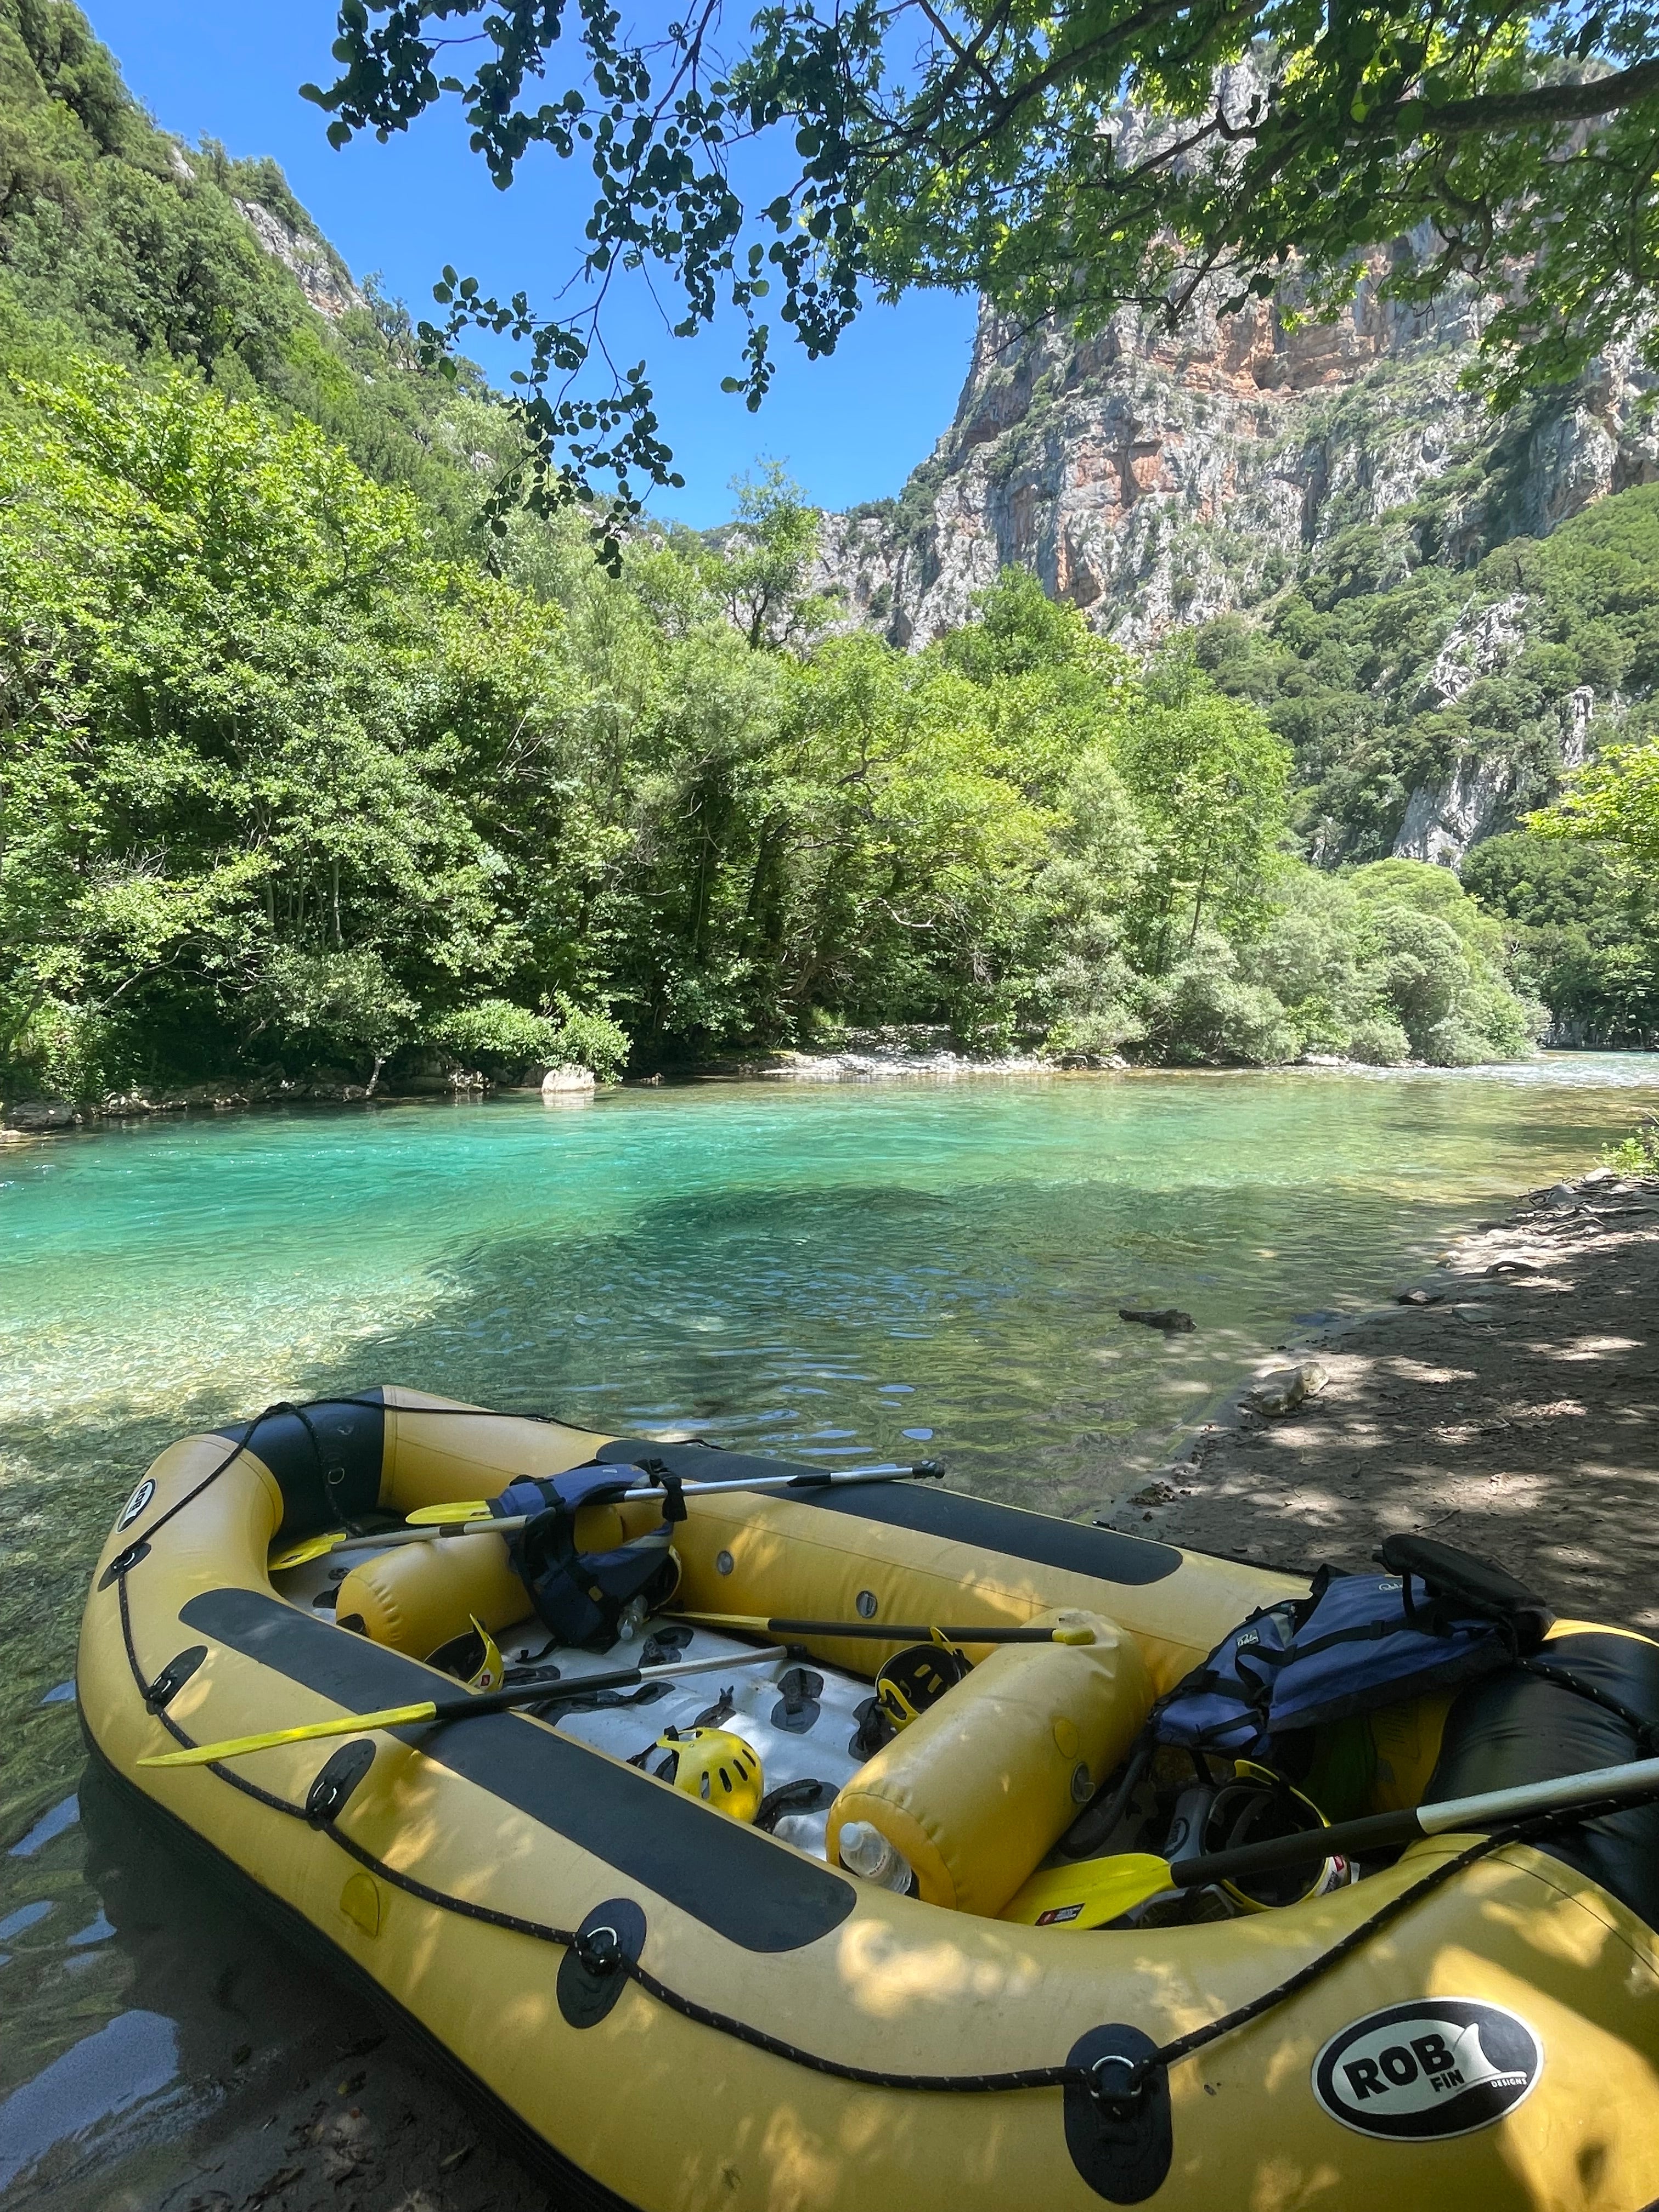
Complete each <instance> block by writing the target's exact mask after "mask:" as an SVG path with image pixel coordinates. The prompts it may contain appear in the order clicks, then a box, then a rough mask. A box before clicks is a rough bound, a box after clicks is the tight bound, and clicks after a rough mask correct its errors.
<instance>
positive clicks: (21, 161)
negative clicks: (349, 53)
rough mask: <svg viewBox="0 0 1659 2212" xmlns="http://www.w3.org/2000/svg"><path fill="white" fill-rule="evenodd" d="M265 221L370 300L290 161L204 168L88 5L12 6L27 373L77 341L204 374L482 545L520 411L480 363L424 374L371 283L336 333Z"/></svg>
mask: <svg viewBox="0 0 1659 2212" xmlns="http://www.w3.org/2000/svg"><path fill="white" fill-rule="evenodd" d="M247 208H252V209H255V210H258V211H260V212H261V213H262V214H264V215H265V216H269V217H270V218H271V219H273V220H274V222H276V224H277V225H279V226H280V227H281V229H282V230H283V232H285V233H286V234H287V235H288V237H289V240H291V241H292V243H293V245H294V246H295V247H296V248H297V249H299V252H300V253H301V255H303V256H304V257H306V258H309V259H310V260H311V261H312V262H313V263H314V264H316V265H317V266H318V267H319V270H321V271H323V272H324V273H325V276H326V277H327V278H328V279H331V280H332V281H333V282H335V283H337V285H338V286H339V288H340V296H341V297H342V299H343V300H344V301H351V300H352V299H353V298H354V295H352V294H351V292H350V290H349V284H348V282H347V279H346V275H345V271H344V270H343V268H342V267H341V265H340V264H339V262H338V259H337V257H336V256H335V255H334V254H333V252H332V251H331V248H330V247H329V246H327V245H326V244H325V241H324V240H321V239H320V238H319V236H318V235H317V234H316V232H315V230H314V228H313V225H312V223H311V221H310V218H309V217H308V216H307V214H306V212H305V210H304V209H303V208H301V206H300V205H299V204H298V202H297V201H296V200H295V197H294V196H293V194H292V193H291V192H290V191H289V188H288V185H287V184H286V182H285V181H284V179H283V174H282V172H281V170H280V169H279V168H278V167H276V163H275V162H273V161H231V160H229V159H228V157H227V155H225V153H224V152H223V150H222V149H221V148H219V147H217V146H216V145H214V144H212V143H208V144H207V145H205V146H204V147H203V148H202V149H199V150H196V151H192V152H191V154H190V155H188V156H186V155H185V152H184V150H183V149H181V148H180V147H179V145H178V144H177V143H176V142H175V141H174V140H173V139H171V138H169V137H167V136H166V135H165V134H164V133H163V132H161V131H158V130H157V129H156V128H155V125H153V124H152V123H151V122H150V121H149V118H147V117H146V116H145V114H144V113H143V110H142V109H141V108H139V107H138V106H137V104H136V103H135V102H134V101H133V100H132V99H131V96H130V95H129V94H128V93H127V91H126V89H125V87H124V86H123V84H122V82H121V80H120V76H119V74H118V71H117V69H116V66H115V64H114V62H113V60H112V58H111V56H110V54H109V52H108V51H107V49H106V47H104V46H102V45H100V42H99V41H98V40H96V39H95V38H94V36H93V35H92V33H91V32H90V30H89V29H88V26H87V23H86V20H85V18H84V17H83V16H82V15H81V13H80V11H79V9H76V8H74V7H72V6H70V5H68V4H66V0H0V315H3V316H4V318H5V319H6V321H7V323H8V325H9V343H8V353H9V357H10V358H11V359H12V360H13V361H14V362H15V361H16V359H17V358H18V357H19V352H20V349H21V348H23V347H24V345H25V336H26V334H31V335H32V337H33V342H34V344H35V347H36V349H37V352H38V356H39V359H40V362H41V363H42V364H43V365H45V364H47V363H50V362H51V361H52V359H53V357H54V356H56V355H57V354H58V352H59V351H60V350H61V349H62V347H63V345H64V343H66V342H67V343H76V344H79V345H81V346H83V347H94V348H96V349H97V350H98V351H99V352H100V354H102V355H106V356H109V357H110V358H112V359H113V360H117V361H119V362H125V363H126V364H127V365H129V366H131V367H134V368H145V367H146V366H147V365H149V364H151V363H157V362H159V363H163V364H166V363H173V362H178V363H184V364H187V365H189V366H190V367H191V368H194V369H196V370H197V371H198V372H199V373H200V374H202V375H203V376H204V377H205V378H207V379H208V380H210V381H211V382H212V383H213V384H214V385H215V386H216V387H217V388H218V389H220V390H222V391H223V392H228V394H230V395H231V396H233V397H236V398H254V397H256V396H257V397H258V398H262V399H264V401H265V403H266V404H268V405H269V406H270V408H271V409H272V410H273V411H274V412H275V413H276V416H278V417H279V418H280V419H283V420H292V419H295V418H296V417H304V418H306V419H307V420H309V421H311V422H315V423H317V424H319V426H320V427H321V428H324V429H325V430H326V431H327V432H328V434H329V435H330V436H331V438H332V439H334V440H335V441H336V442H337V443H338V444H340V445H342V446H343V447H345V449H346V451H347V452H348V453H349V454H350V455H351V457H352V459H354V460H355V461H356V463H357V465H359V467H360V468H362V469H363V470H364V471H366V472H367V473H368V475H370V476H371V477H375V478H376V479H377V480H378V481H380V483H396V484H400V485H403V486H404V487H406V488H408V489H411V490H413V491H415V492H416V494H417V495H419V497H420V499H421V501H422V505H423V507H425V509H426V510H427V514H426V520H427V525H428V528H430V529H432V530H433V531H435V533H436V534H437V537H438V539H439V541H440V542H441V543H442V544H445V546H446V547H447V550H459V548H460V547H461V546H463V545H465V544H471V543H472V542H473V530H472V526H473V524H474V521H475V519H476V516H477V512H478V508H479V506H480V504H481V502H482V500H483V496H484V491H485V489H487V483H488V478H486V479H485V483H484V484H483V485H481V481H480V469H479V466H478V465H477V464H478V462H479V461H483V463H484V464H485V465H486V466H487V467H488V468H489V471H490V473H491V474H492V475H493V473H494V468H495V465H501V466H503V467H505V466H509V465H511V464H512V463H513V461H514V460H516V459H518V458H519V456H520V447H519V444H518V441H517V440H516V438H515V437H514V435H513V434H512V432H511V430H510V428H509V425H508V423H507V419H506V416H505V414H504V410H501V408H500V407H499V406H495V405H486V404H484V399H485V392H484V387H483V380H482V379H481V378H480V377H479V376H478V375H477V373H476V372H475V371H472V370H471V369H470V368H468V367H467V366H466V364H465V363H464V362H463V363H460V364H459V365H458V366H457V368H456V374H455V375H454V377H453V379H451V378H446V377H443V376H440V375H436V374H432V373H430V372H428V371H426V370H423V369H422V368H421V366H420V362H419V360H418V357H417V356H418V349H417V347H416V343H415V340H414V337H413V336H412V333H411V331H410V324H409V319H408V318H407V316H406V315H405V314H404V313H403V311H402V309H401V308H398V307H395V306H393V305H392V304H391V303H390V302H388V301H385V300H382V299H380V297H378V296H377V295H375V294H374V291H373V289H372V288H371V289H370V290H369V291H368V293H367V294H363V295H355V297H356V299H357V300H358V301H360V302H361V304H352V305H349V306H348V307H347V311H346V312H345V313H343V314H342V315H340V316H338V317H337V318H336V319H333V320H329V319H325V317H323V316H322V315H319V314H317V313H313V310H312V309H311V307H308V306H307V301H306V296H305V294H304V292H303V291H302V289H301V285H300V283H299V282H298V281H297V280H296V278H295V276H294V274H292V273H291V272H290V270H289V269H288V268H287V267H285V266H284V265H283V262H282V261H280V260H278V259H276V258H273V256H272V255H270V253H267V252H263V251H262V250H261V248H260V246H259V244H258V240H257V239H256V236H255V234H254V231H253V229H252V226H251V224H250V222H249V221H248V219H247V217H246V215H245V213H244V212H243V210H245V209H247ZM8 310H9V314H7V313H6V311H8Z"/></svg>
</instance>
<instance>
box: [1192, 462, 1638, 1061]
mask: <svg viewBox="0 0 1659 2212" xmlns="http://www.w3.org/2000/svg"><path fill="white" fill-rule="evenodd" d="M1436 523H1437V515H1436V514H1435V513H1433V511H1432V510H1428V511H1426V512H1425V511H1423V510H1419V509H1412V508H1404V509H1401V510H1397V511H1396V513H1395V514H1394V515H1393V516H1391V517H1389V519H1388V520H1386V521H1385V522H1384V523H1382V524H1378V525H1373V526H1367V527H1364V528H1361V529H1355V530H1351V531H1348V532H1345V533H1343V534H1342V535H1341V536H1340V537H1339V538H1336V539H1335V540H1334V541H1333V543H1332V544H1330V545H1329V546H1328V548H1326V549H1325V550H1324V551H1323V552H1322V555H1321V556H1320V558H1319V560H1318V562H1316V564H1315V565H1314V567H1313V568H1311V569H1310V572H1309V574H1307V575H1306V576H1304V578H1303V579H1302V580H1300V581H1299V582H1298V583H1297V584H1296V585H1294V586H1291V588H1289V589H1288V590H1286V591H1285V592H1281V593H1280V594H1279V597H1278V598H1277V599H1275V600H1274V601H1273V604H1272V605H1271V606H1270V607H1269V608H1267V610H1265V611H1264V617H1263V619H1261V620H1260V621H1258V622H1251V621H1249V620H1247V619H1246V618H1245V617H1242V616H1227V617H1223V618H1222V619H1220V620H1218V621H1215V622H1212V623H1206V624H1205V625H1204V626H1203V627H1202V628H1200V629H1199V630H1198V631H1197V632H1196V633H1195V635H1194V654H1195V657H1196V659H1197V661H1198V664H1199V665H1200V667H1201V668H1202V669H1204V671H1206V673H1207V674H1208V675H1209V676H1210V678H1212V681H1213V682H1214V683H1215V684H1216V685H1217V686H1218V689H1219V690H1222V691H1224V692H1225V693H1226V694H1227V695H1228V696H1232V697H1237V698H1239V699H1243V700H1249V702H1252V703H1253V704H1255V705H1256V706H1258V707H1259V708H1261V710H1262V711H1263V713H1264V714H1266V716H1267V721H1268V723H1269V725H1270V726H1272V728H1273V730H1274V732H1276V733H1277V734H1278V735H1279V737H1280V738H1282V739H1283V740H1284V741H1285V744H1288V745H1289V746H1290V748H1291V753H1292V755H1293V757H1294V760H1295V764H1296V777H1297V785H1298V789H1297V794H1296V798H1295V800H1294V802H1293V805H1292V819H1293V822H1294V824H1295V827H1296V829H1297V833H1298V835H1299V836H1300V837H1301V838H1302V839H1303V841H1304V845H1305V848H1306V849H1307V850H1309V851H1310V853H1311V854H1313V855H1314V856H1315V857H1316V859H1318V860H1322V861H1323V862H1325V863H1327V864H1330V863H1334V862H1340V861H1346V860H1371V859H1374V858H1377V857H1380V856H1382V855H1384V854H1389V852H1391V851H1392V849H1393V847H1394V843H1395V838H1396V836H1397V835H1398V833H1399V831H1400V830H1401V826H1402V824H1403V823H1404V820H1405V817H1406V811H1407V801H1408V799H1409V797H1410V794H1411V793H1413V791H1414V790H1418V789H1420V788H1427V789H1431V790H1433V789H1440V790H1446V789H1448V788H1449V787H1453V785H1454V781H1455V778H1456V777H1457V776H1458V775H1459V774H1460V771H1461V772H1462V776H1463V778H1464V780H1465V782H1466V784H1468V783H1469V782H1471V781H1473V779H1474V778H1475V777H1478V778H1479V779H1480V783H1481V785H1482V787H1483V789H1484V795H1485V799H1486V804H1487V808H1488V810H1489V811H1490V812H1491V813H1492V815H1493V816H1494V817H1496V818H1497V819H1498V821H1500V822H1501V821H1504V820H1508V821H1510V822H1516V821H1520V820H1523V819H1525V818H1526V817H1527V815H1528V810H1529V809H1538V808H1541V807H1542V806H1543V805H1544V803H1545V802H1546V801H1547V800H1549V799H1552V798H1553V796H1554V794H1555V793H1556V791H1557V790H1558V788H1559V786H1560V785H1561V783H1562V781H1563V779H1564V778H1565V779H1566V780H1567V781H1569V782H1570V783H1571V786H1572V787H1573V795H1572V796H1571V798H1570V799H1569V800H1568V801H1567V804H1566V805H1565V808H1564V809H1562V810H1561V811H1553V812H1550V813H1549V814H1548V815H1547V816H1546V815H1544V814H1539V815H1538V816H1536V817H1534V818H1535V820H1536V822H1537V823H1538V827H1539V828H1540V829H1541V830H1542V831H1544V832H1546V833H1547V834H1548V835H1550V836H1557V835H1561V834H1571V833H1572V832H1574V831H1577V833H1579V836H1578V842H1577V843H1576V844H1575V845H1574V846H1572V847H1570V848H1569V847H1559V846H1553V845H1550V844H1547V843H1546V842H1543V841H1542V839H1541V837H1540V836H1523V835H1519V834H1515V835H1510V836H1500V837H1497V838H1492V839H1490V840H1489V841H1488V842H1486V843H1484V844H1480V845H1478V846H1477V847H1476V848H1475V849H1474V852H1473V853H1471V854H1469V856H1468V860H1467V861H1466V862H1465V864H1464V866H1463V879H1464V882H1465V884H1466V885H1467V887H1468V889H1469V890H1471V891H1473V892H1474V894H1475V896H1477V897H1478V898H1479V899H1480V901H1481V902H1482V903H1483V904H1485V905H1486V906H1487V907H1488V908H1489V909H1490V910H1491V911H1492V913H1493V914H1494V915H1500V916H1502V917H1504V918H1505V919H1506V920H1507V921H1509V922H1510V924H1511V928H1510V952H1511V957H1512V959H1513V961H1514V962H1515V963H1516V974H1517V975H1518V976H1519V978H1520V980H1521V981H1522V985H1523V986H1524V987H1526V988H1528V989H1531V990H1534V991H1536V992H1537V993H1539V994H1541V996H1542V997H1543V998H1544V1000H1546V1001H1547V1004H1548V1005H1549V1006H1550V1007H1551V1009H1552V1010H1553V1013H1554V1014H1555V1017H1556V1020H1557V1023H1558V1025H1559V1034H1560V1035H1561V1036H1563V1037H1564V1038H1567V1039H1571V1041H1573V1042H1580V1043H1632V1042H1642V1041H1643V1040H1644V1039H1645V1038H1647V1037H1650V1036H1653V1035H1655V1034H1656V1033H1659V958H1656V952H1655V949H1654V948H1655V943H1656V934H1659V927H1656V925H1659V916H1656V911H1655V907H1656V897H1655V886H1656V884H1659V834H1656V832H1655V829H1654V827H1653V824H1654V823H1655V821H1656V819H1659V812H1656V802H1655V798H1654V793H1656V791H1659V770H1656V767H1655V759H1656V749H1655V746H1654V744H1653V742H1652V739H1651V738H1650V737H1649V735H1648V732H1650V729H1651V728H1652V727H1653V726H1654V720H1655V714H1656V709H1655V706H1654V703H1653V698H1654V692H1655V689H1656V686H1659V485H1644V486H1641V487H1639V488H1638V489H1633V490H1631V491H1626V492H1621V493H1619V494H1617V495H1615V496H1614V497H1613V498H1611V499H1607V500H1603V501H1601V502H1600V503H1599V504H1598V505H1596V506H1595V507H1590V508H1588V509H1587V510H1586V511H1585V512H1584V513H1581V514H1578V515H1576V516H1574V517H1573V518H1572V520H1570V521H1568V522H1565V523H1564V524H1563V525H1562V526H1561V527H1560V528H1559V530H1557V531H1556V532H1554V533H1553V535H1552V536H1551V537H1549V538H1544V539H1534V538H1510V539H1508V540H1506V541H1505V542H1504V543H1502V544H1499V545H1498V546H1497V547H1496V549H1495V550H1492V551H1491V552H1489V553H1487V554H1486V556H1485V557H1484V558H1482V559H1480V560H1479V561H1478V562H1476V563H1475V564H1474V566H1473V567H1471V568H1454V567H1450V566H1446V565H1441V564H1439V563H1437V562H1435V561H1433V560H1432V559H1431V558H1430V557H1427V556H1430V555H1431V554H1432V553H1433V552H1435V551H1437V550H1440V548H1439V546H1438V544H1437V539H1436V537H1435V534H1434V527H1435V525H1436ZM1593 744H1600V745H1601V751H1600V753H1599V756H1598V757H1597V759H1596V761H1595V763H1594V764H1593V765H1592V766H1590V767H1589V768H1587V769H1583V768H1581V769H1578V772H1577V775H1574V774H1573V770H1574V769H1575V766H1576V765H1577V763H1580V762H1582V760H1583V754H1584V750H1585V748H1586V747H1587V746H1589V745H1593ZM1471 763H1473V764H1474V766H1473V767H1471V765H1470V764H1471Z"/></svg>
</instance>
